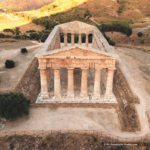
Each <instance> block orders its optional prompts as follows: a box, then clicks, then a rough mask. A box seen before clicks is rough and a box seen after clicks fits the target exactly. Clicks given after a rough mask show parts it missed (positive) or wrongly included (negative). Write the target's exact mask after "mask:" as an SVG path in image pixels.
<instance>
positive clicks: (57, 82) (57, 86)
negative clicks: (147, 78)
mask: <svg viewBox="0 0 150 150" xmlns="http://www.w3.org/2000/svg"><path fill="white" fill-rule="evenodd" d="M54 97H55V98H59V99H61V83H60V68H54Z"/></svg>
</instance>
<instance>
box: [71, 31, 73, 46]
mask: <svg viewBox="0 0 150 150" xmlns="http://www.w3.org/2000/svg"><path fill="white" fill-rule="evenodd" d="M71 45H72V46H73V45H74V34H73V33H72V34H71Z"/></svg>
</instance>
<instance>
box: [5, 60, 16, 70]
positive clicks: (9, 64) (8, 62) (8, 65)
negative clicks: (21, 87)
mask: <svg viewBox="0 0 150 150" xmlns="http://www.w3.org/2000/svg"><path fill="white" fill-rule="evenodd" d="M5 67H6V68H14V67H15V62H14V61H13V60H6V62H5Z"/></svg>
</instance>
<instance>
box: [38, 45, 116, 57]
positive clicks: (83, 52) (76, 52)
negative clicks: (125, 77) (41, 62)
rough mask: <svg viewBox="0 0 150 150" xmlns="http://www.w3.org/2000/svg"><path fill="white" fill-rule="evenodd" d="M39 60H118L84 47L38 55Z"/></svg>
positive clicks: (67, 48)
mask: <svg viewBox="0 0 150 150" xmlns="http://www.w3.org/2000/svg"><path fill="white" fill-rule="evenodd" d="M37 57H38V58H60V59H66V58H70V59H117V58H118V57H117V56H116V55H113V54H109V53H105V52H102V51H100V50H97V49H93V48H87V47H83V46H70V47H65V48H62V49H56V50H54V51H47V52H45V53H40V54H38V55H37Z"/></svg>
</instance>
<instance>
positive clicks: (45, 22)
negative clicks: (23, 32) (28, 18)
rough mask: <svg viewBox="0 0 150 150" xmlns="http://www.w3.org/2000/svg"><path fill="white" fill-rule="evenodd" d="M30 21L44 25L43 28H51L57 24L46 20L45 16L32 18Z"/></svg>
mask: <svg viewBox="0 0 150 150" xmlns="http://www.w3.org/2000/svg"><path fill="white" fill-rule="evenodd" d="M32 22H33V23H35V24H36V25H41V26H44V27H45V29H53V28H54V27H55V26H56V25H57V23H56V22H53V21H51V20H47V19H45V18H40V19H33V20H32Z"/></svg>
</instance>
